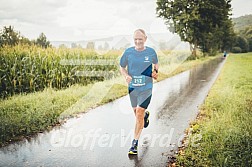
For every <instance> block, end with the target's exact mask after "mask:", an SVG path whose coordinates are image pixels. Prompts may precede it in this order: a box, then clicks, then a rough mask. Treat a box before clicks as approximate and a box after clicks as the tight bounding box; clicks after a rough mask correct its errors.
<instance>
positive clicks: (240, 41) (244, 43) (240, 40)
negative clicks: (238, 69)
mask: <svg viewBox="0 0 252 167" xmlns="http://www.w3.org/2000/svg"><path fill="white" fill-rule="evenodd" d="M234 47H239V48H241V52H242V53H246V52H248V51H249V43H248V40H247V39H246V38H244V37H241V36H237V37H236V39H235V46H234Z"/></svg>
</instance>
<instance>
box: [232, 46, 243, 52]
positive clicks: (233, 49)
mask: <svg viewBox="0 0 252 167" xmlns="http://www.w3.org/2000/svg"><path fill="white" fill-rule="evenodd" d="M231 52H233V53H241V52H242V49H241V48H240V47H233V48H232V50H231Z"/></svg>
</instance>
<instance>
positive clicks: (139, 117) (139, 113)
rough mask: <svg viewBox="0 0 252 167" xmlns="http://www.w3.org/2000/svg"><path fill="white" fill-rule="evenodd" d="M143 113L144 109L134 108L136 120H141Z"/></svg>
mask: <svg viewBox="0 0 252 167" xmlns="http://www.w3.org/2000/svg"><path fill="white" fill-rule="evenodd" d="M144 111H145V109H144V108H142V107H137V108H136V117H137V119H140V120H142V119H143V118H144Z"/></svg>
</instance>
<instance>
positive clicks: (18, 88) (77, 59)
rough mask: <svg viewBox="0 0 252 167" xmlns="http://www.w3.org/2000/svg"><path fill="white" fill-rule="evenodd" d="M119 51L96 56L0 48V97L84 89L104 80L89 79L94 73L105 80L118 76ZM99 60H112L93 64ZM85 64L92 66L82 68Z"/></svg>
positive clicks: (21, 47)
mask: <svg viewBox="0 0 252 167" xmlns="http://www.w3.org/2000/svg"><path fill="white" fill-rule="evenodd" d="M120 54H121V51H113V52H112V51H110V52H109V53H107V54H105V55H98V54H97V53H96V52H95V51H93V50H84V49H56V48H47V49H42V48H40V47H37V46H24V45H17V46H15V47H9V46H5V47H3V48H0V83H1V84H0V96H1V97H8V96H11V95H13V94H15V93H21V92H35V91H38V90H43V89H44V88H48V87H50V88H56V89H62V88H67V87H69V86H71V85H74V84H77V83H78V84H82V85H87V84H89V83H92V82H95V81H102V80H104V77H103V76H97V75H92V73H95V72H96V71H107V72H110V73H109V75H108V76H107V78H112V77H114V76H116V75H118V74H119V71H118V63H117V62H118V61H117V59H116V58H117V57H118V56H120ZM99 60H105V61H106V60H108V61H111V60H112V64H111V63H110V64H109V63H107V64H106V65H101V64H95V62H96V61H99ZM86 61H89V62H90V61H91V63H92V61H93V64H89V65H83V64H85V63H86ZM78 71H89V72H90V74H91V75H90V76H87V75H86V76H83V75H76V72H78Z"/></svg>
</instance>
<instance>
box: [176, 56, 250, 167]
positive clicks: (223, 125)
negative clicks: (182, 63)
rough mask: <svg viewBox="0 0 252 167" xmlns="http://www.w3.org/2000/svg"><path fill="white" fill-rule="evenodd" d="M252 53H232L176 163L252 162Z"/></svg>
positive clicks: (193, 124)
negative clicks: (197, 138) (198, 139)
mask: <svg viewBox="0 0 252 167" xmlns="http://www.w3.org/2000/svg"><path fill="white" fill-rule="evenodd" d="M251 122H252V53H248V54H237V55H235V54H231V55H230V56H229V57H228V59H227V61H226V63H225V66H224V68H223V70H222V71H221V74H220V76H219V77H218V80H217V81H216V83H215V84H214V86H213V88H212V89H211V91H210V93H209V95H208V97H207V99H206V101H205V103H204V104H203V106H202V107H201V112H200V115H199V117H198V119H197V120H196V121H195V122H194V123H192V129H193V130H192V132H193V134H192V135H191V137H190V138H191V139H192V138H194V137H195V136H199V135H200V136H202V138H201V140H200V141H197V142H198V143H197V144H199V145H197V147H195V145H194V144H195V143H194V141H192V140H189V141H190V142H189V145H188V147H187V148H185V149H184V150H181V152H182V154H180V155H179V156H178V160H177V166H218V167H219V166H227V167H230V166H244V167H247V166H251V164H252V126H251V125H252V124H251Z"/></svg>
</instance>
